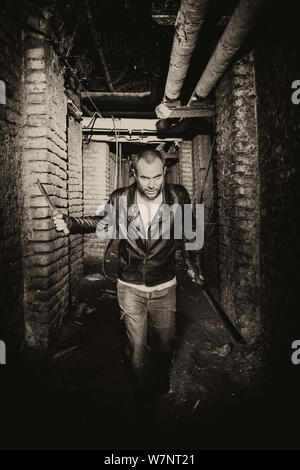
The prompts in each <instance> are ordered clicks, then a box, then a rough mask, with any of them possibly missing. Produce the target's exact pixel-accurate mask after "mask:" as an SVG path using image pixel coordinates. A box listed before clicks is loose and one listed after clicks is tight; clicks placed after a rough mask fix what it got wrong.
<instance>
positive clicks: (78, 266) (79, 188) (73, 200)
mask: <svg viewBox="0 0 300 470" xmlns="http://www.w3.org/2000/svg"><path fill="white" fill-rule="evenodd" d="M81 127H82V126H81V123H80V122H78V121H76V120H75V118H74V117H72V116H68V129H67V141H68V206H69V215H70V216H73V217H80V216H82V215H83V185H82V128H81ZM69 262H70V289H71V295H76V291H77V287H78V283H79V280H80V278H81V277H82V275H83V235H80V234H78V235H70V245H69Z"/></svg>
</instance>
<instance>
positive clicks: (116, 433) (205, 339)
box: [1, 270, 296, 449]
mask: <svg viewBox="0 0 300 470" xmlns="http://www.w3.org/2000/svg"><path fill="white" fill-rule="evenodd" d="M177 291H178V292H177V294H178V295H177V299H178V300H177V303H178V309H177V345H176V352H175V354H174V358H173V365H172V370H171V389H170V392H169V393H168V394H164V395H157V394H151V393H149V394H148V395H147V396H146V395H145V396H140V395H138V394H137V392H136V390H135V387H134V381H133V378H132V376H131V373H130V369H129V367H128V364H127V361H126V358H125V356H124V347H123V346H124V331H123V324H122V322H121V321H120V313H119V308H118V302H117V297H116V286H115V284H114V283H113V282H111V281H107V280H104V278H103V277H102V276H100V275H98V274H93V275H89V276H86V277H85V278H84V279H83V280H82V282H81V285H80V288H79V290H78V295H77V297H76V298H74V299H73V302H74V305H73V309H72V312H71V314H70V317H69V319H68V322H67V323H66V324H65V325H64V327H63V328H62V330H61V333H60V335H59V337H58V338H56V341H55V343H53V344H52V345H51V347H50V348H49V349H47V350H46V351H43V352H39V353H37V352H36V351H31V350H28V351H24V354H23V356H22V358H21V361H20V360H19V361H18V362H17V363H16V364H15V365H14V366H13V367H10V368H9V369H7V372H6V377H5V382H3V383H5V385H4V387H3V388H2V391H3V392H4V401H3V403H4V410H3V413H2V420H3V423H5V435H4V436H3V438H2V443H1V446H2V448H13V449H15V448H19V449H28V448H31V449H214V448H218V449H222V448H225V449H227V448H231V449H238V448H273V447H274V448H276V447H278V445H280V444H279V443H280V442H282V438H283V435H284V433H285V432H286V429H285V425H284V423H285V421H284V418H283V417H284V416H285V412H283V411H282V412H281V411H280V410H281V408H282V404H281V405H279V400H280V397H282V390H281V389H280V390H276V392H275V393H274V391H271V390H272V388H271V385H268V383H266V379H265V376H264V374H263V370H264V365H263V361H262V358H263V349H262V346H261V345H260V344H246V345H240V344H238V343H236V342H235V341H234V340H233V338H232V337H231V336H230V334H229V333H228V331H227V329H226V328H225V326H224V324H223V323H222V321H221V319H220V318H219V317H218V315H217V314H216V313H215V312H214V310H213V309H212V308H211V306H210V305H209V303H208V302H207V300H206V299H205V297H204V296H203V293H202V290H201V288H199V287H198V286H196V285H195V284H193V283H192V282H191V281H189V280H188V279H187V278H186V276H185V274H184V272H183V271H182V270H180V272H179V273H178V286H177ZM278 382H279V381H278ZM285 402H286V401H285ZM274 410H275V412H274ZM278 419H279V421H278ZM279 422H280V424H279ZM282 423H283V424H282ZM286 425H287V426H288V422H287V423H286ZM295 439H296V438H295ZM288 443H289V444H290V446H291V447H292V441H291V440H289V441H288ZM286 447H289V445H287V446H286Z"/></svg>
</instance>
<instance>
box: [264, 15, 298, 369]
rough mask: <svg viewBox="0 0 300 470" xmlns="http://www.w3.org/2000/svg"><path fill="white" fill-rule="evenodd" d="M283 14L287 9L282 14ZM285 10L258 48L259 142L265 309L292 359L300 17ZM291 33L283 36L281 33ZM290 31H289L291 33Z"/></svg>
mask: <svg viewBox="0 0 300 470" xmlns="http://www.w3.org/2000/svg"><path fill="white" fill-rule="evenodd" d="M281 13H282V12H281ZM283 21H284V19H283V18H282V14H280V17H279V19H278V24H277V27H274V29H273V30H268V31H267V32H266V34H265V36H264V38H262V40H261V41H260V44H259V45H258V46H257V48H256V51H255V52H256V53H255V59H256V60H255V63H256V87H257V95H258V106H257V118H258V143H259V170H260V178H261V194H260V206H261V214H260V229H261V245H260V259H261V269H260V274H261V303H262V304H261V308H262V320H263V325H264V333H265V339H266V342H267V343H268V344H269V345H270V346H271V351H272V354H273V355H275V352H276V353H279V354H280V355H281V356H283V357H284V361H285V364H286V363H287V361H289V360H290V359H289V355H290V350H291V349H290V348H291V343H292V341H294V340H295V339H299V337H300V328H299V306H298V302H296V294H297V293H298V290H299V285H298V271H299V231H298V229H297V225H298V219H299V181H298V178H297V173H296V171H297V167H298V165H299V155H300V105H294V104H293V103H292V101H291V95H292V92H293V90H292V88H291V85H292V82H293V81H294V80H300V74H299V61H300V49H299V46H298V44H299V41H298V25H297V24H296V23H297V16H296V17H295V19H294V21H295V23H294V24H292V23H291V18H287V22H288V27H287V28H284V29H282V28H283V26H282V22H283ZM282 30H284V31H285V32H286V34H285V35H284V36H283V35H282V34H281V31H282ZM288 31H289V33H288Z"/></svg>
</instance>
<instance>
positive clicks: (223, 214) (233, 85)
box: [216, 54, 260, 341]
mask: <svg viewBox="0 0 300 470" xmlns="http://www.w3.org/2000/svg"><path fill="white" fill-rule="evenodd" d="M216 113H217V116H216V153H217V180H218V231H219V263H220V300H221V303H222V305H223V307H224V309H225V311H226V312H227V313H228V314H230V315H231V316H232V318H233V320H234V321H235V322H236V324H237V325H238V326H239V327H240V329H241V331H242V332H243V333H244V335H245V337H246V338H248V339H249V340H250V341H253V340H254V339H255V338H256V337H257V336H259V334H260V323H259V320H260V318H259V174H258V146H257V131H256V129H257V123H256V91H255V78H254V63H253V55H252V54H249V55H247V56H245V57H243V58H242V59H240V60H239V61H238V62H236V63H235V64H234V65H233V66H232V67H231V68H230V69H229V71H228V72H227V73H226V74H225V76H224V77H223V79H222V80H221V82H220V84H219V86H218V89H217V96H216Z"/></svg>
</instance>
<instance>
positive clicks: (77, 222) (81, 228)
mask: <svg viewBox="0 0 300 470" xmlns="http://www.w3.org/2000/svg"><path fill="white" fill-rule="evenodd" d="M114 204H115V192H114V193H112V194H111V196H110V198H109V200H108V202H107V203H106V204H105V206H104V208H103V209H102V210H101V211H99V215H88V216H83V217H68V216H65V217H64V220H65V222H66V224H67V227H68V229H69V231H70V233H71V234H76V233H95V232H96V230H97V228H98V229H101V231H103V230H105V226H107V227H108V226H109V224H110V221H111V220H112V219H111V218H110V217H109V216H108V215H111V208H112V207H113V206H114Z"/></svg>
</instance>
